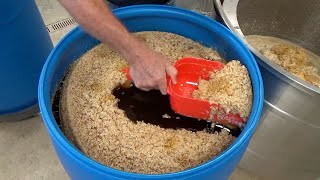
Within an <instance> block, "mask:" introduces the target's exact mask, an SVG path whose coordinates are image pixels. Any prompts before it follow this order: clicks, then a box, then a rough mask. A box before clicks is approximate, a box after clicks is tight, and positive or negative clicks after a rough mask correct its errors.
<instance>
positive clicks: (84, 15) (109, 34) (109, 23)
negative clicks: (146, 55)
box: [59, 0, 143, 61]
mask: <svg viewBox="0 0 320 180" xmlns="http://www.w3.org/2000/svg"><path fill="white" fill-rule="evenodd" d="M59 1H60V3H61V4H62V5H63V6H64V7H65V8H66V9H67V11H69V13H70V14H71V15H72V16H73V17H74V19H75V20H76V21H77V22H78V23H79V25H80V26H81V27H82V28H84V29H85V30H86V31H87V32H88V33H90V34H91V35H92V36H94V37H95V38H97V39H99V40H100V41H102V42H103V43H106V44H109V45H110V46H111V47H112V48H113V49H115V50H116V51H118V52H119V53H120V54H121V55H123V56H124V58H126V59H127V60H128V61H134V59H135V58H132V57H134V56H139V47H141V46H143V44H142V43H140V42H139V41H138V40H136V38H134V37H133V36H132V35H131V34H130V33H129V32H128V31H127V29H126V28H125V27H124V26H123V25H122V24H121V23H120V22H119V21H118V20H117V19H116V17H115V16H114V15H113V13H112V12H111V10H110V9H109V8H108V6H107V5H106V2H105V1H104V0H59ZM134 49H136V50H134ZM130 57H131V58H130Z"/></svg>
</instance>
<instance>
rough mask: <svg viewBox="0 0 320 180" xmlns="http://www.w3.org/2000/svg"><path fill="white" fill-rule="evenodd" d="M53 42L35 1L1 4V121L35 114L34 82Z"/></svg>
mask: <svg viewBox="0 0 320 180" xmlns="http://www.w3.org/2000/svg"><path fill="white" fill-rule="evenodd" d="M52 48H53V45H52V42H51V39H50V36H49V34H48V32H47V29H46V26H45V25H44V22H43V19H42V17H41V15H40V13H39V10H38V8H37V6H36V3H35V1H34V0H24V1H21V0H3V1H2V2H1V6H0V122H1V121H11V120H21V119H24V118H27V117H29V116H31V115H33V114H35V113H36V112H37V110H38V106H37V85H38V79H39V76H40V71H41V69H42V66H43V64H44V62H45V60H46V58H47V56H48V55H49V53H50V51H51V50H52Z"/></svg>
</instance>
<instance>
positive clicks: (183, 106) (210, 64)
mask: <svg viewBox="0 0 320 180" xmlns="http://www.w3.org/2000/svg"><path fill="white" fill-rule="evenodd" d="M174 66H175V67H176V69H177V70H178V74H177V84H172V83H171V79H170V77H168V78H167V79H168V94H169V96H170V104H171V108H172V109H173V110H174V111H175V112H176V113H178V114H181V115H184V116H188V117H193V118H197V119H203V120H209V119H210V120H211V121H214V122H217V123H222V124H229V125H236V126H239V127H240V126H242V125H243V124H244V123H245V122H246V121H245V119H243V118H241V117H240V116H239V114H231V113H229V114H225V113H223V114H225V115H222V117H221V115H220V116H219V117H218V115H217V114H215V115H213V116H212V117H211V118H210V111H211V108H210V107H215V108H217V109H219V111H224V110H223V108H221V107H220V106H219V105H218V104H210V103H209V101H204V100H200V99H195V98H193V97H192V92H193V91H194V90H196V89H197V88H198V82H199V79H205V80H208V79H209V74H210V72H212V71H217V70H220V69H221V68H223V67H224V64H223V63H220V62H218V61H209V60H204V59H197V58H183V59H180V60H178V61H177V62H176V63H175V65H174ZM124 72H125V73H126V74H127V78H128V79H129V80H131V77H130V75H129V70H128V68H126V69H124Z"/></svg>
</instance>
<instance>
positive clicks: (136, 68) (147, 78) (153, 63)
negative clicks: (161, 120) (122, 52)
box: [127, 45, 177, 95]
mask: <svg viewBox="0 0 320 180" xmlns="http://www.w3.org/2000/svg"><path fill="white" fill-rule="evenodd" d="M138 52H139V53H136V54H135V55H133V56H128V57H127V58H128V62H129V67H130V68H129V73H130V76H131V79H132V80H133V82H134V84H135V86H136V87H137V88H139V89H141V90H144V91H149V90H152V89H157V90H160V91H161V93H162V94H163V95H166V94H167V79H166V76H167V75H169V76H170V77H171V80H172V83H173V84H176V76H177V70H176V68H175V67H174V66H172V64H171V62H170V61H169V60H168V59H167V58H166V57H165V56H164V55H163V54H161V53H159V52H156V51H153V50H151V49H149V48H148V47H146V46H144V45H143V46H142V47H140V49H139V50H138Z"/></svg>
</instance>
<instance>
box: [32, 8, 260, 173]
mask: <svg viewBox="0 0 320 180" xmlns="http://www.w3.org/2000/svg"><path fill="white" fill-rule="evenodd" d="M141 10H143V11H144V12H146V11H147V12H152V14H153V16H154V15H156V13H167V14H170V15H172V14H174V15H178V17H176V18H179V17H181V15H182V16H184V18H183V19H184V20H187V21H190V22H193V23H196V24H199V22H202V24H205V25H206V27H207V28H209V29H214V30H215V31H216V32H219V33H224V34H225V35H226V36H228V37H229V38H231V39H232V40H233V41H234V43H233V45H234V46H237V48H239V49H241V50H242V53H241V54H242V55H243V56H246V59H250V60H252V61H251V63H252V67H251V66H250V67H247V68H248V71H249V74H250V76H251V81H252V85H253V90H254V91H253V92H254V93H253V105H252V110H251V114H250V117H249V119H248V122H247V124H246V126H245V128H244V129H243V131H242V133H241V134H240V135H239V137H238V138H237V139H236V140H235V141H234V142H233V143H232V144H231V145H230V146H229V147H228V148H227V149H226V150H224V151H223V152H222V153H220V154H219V155H218V156H216V157H215V158H213V159H211V160H209V161H207V162H205V163H203V164H200V165H198V166H195V167H192V168H190V169H186V170H184V171H180V172H173V173H166V174H140V173H132V172H125V171H121V170H118V169H115V168H111V167H108V166H105V165H103V164H101V163H99V162H97V161H95V160H93V159H91V158H89V157H88V156H86V155H85V154H84V153H82V152H81V151H80V150H78V149H77V148H76V147H75V146H74V145H73V144H72V143H71V142H70V141H69V140H68V139H67V138H66V137H65V135H64V133H63V132H62V131H61V129H60V128H59V127H58V125H57V123H56V121H55V119H54V117H53V114H52V111H51V105H50V101H51V99H50V98H49V97H50V89H49V87H50V85H49V83H48V82H49V81H48V80H49V79H50V77H51V76H52V74H53V70H52V69H50V68H48V67H51V66H50V65H51V64H53V63H56V62H57V59H56V58H55V57H56V56H57V54H59V51H62V49H64V48H63V47H66V46H67V45H68V41H69V42H70V41H72V39H75V38H76V37H78V35H81V34H83V33H85V32H84V31H83V30H82V29H81V28H80V27H79V26H78V27H76V28H74V29H73V30H72V31H70V32H69V33H68V34H67V35H66V36H65V37H64V38H62V40H61V41H60V42H59V43H58V44H57V46H56V47H55V48H54V49H53V50H52V52H51V53H50V55H49V56H48V58H47V61H46V63H45V65H44V66H43V69H42V72H41V76H40V80H39V87H38V89H39V90H38V96H39V98H38V99H39V106H40V110H41V114H42V116H43V120H44V123H45V125H46V127H47V128H48V132H49V133H50V136H51V138H53V139H55V140H56V142H58V143H59V145H60V146H61V147H62V148H63V149H64V150H65V152H66V153H69V155H71V156H72V157H73V158H74V159H76V160H77V161H79V162H80V163H81V164H82V165H83V166H87V167H89V168H91V170H95V171H97V172H99V173H101V174H105V173H108V174H113V175H114V176H116V177H119V178H127V177H130V178H178V177H184V176H192V175H194V174H195V173H198V172H204V171H206V170H208V169H209V168H210V167H211V166H216V165H218V164H219V163H221V161H223V160H224V159H226V158H228V157H229V156H232V155H234V153H235V151H236V150H237V149H238V148H239V147H240V146H241V142H240V141H244V140H246V139H248V138H251V136H252V134H253V131H254V130H255V128H256V126H257V125H258V122H259V119H260V116H261V113H262V109H263V99H264V91H263V90H264V89H263V81H262V77H261V73H260V70H259V68H258V64H257V63H256V61H255V59H254V57H253V55H252V53H251V52H250V51H249V49H248V48H247V47H246V46H245V45H244V44H243V42H242V41H241V40H240V39H239V38H238V37H236V36H235V35H234V34H233V33H232V32H231V31H230V30H229V29H227V28H226V27H224V26H223V25H222V24H220V23H218V22H216V21H214V20H213V19H210V18H209V17H205V16H203V15H201V14H200V13H197V12H192V11H189V10H184V9H181V8H177V7H171V6H166V5H135V6H129V7H122V8H118V9H115V10H114V11H113V12H114V13H115V15H116V16H117V17H119V18H121V17H125V16H126V15H130V16H132V15H135V16H134V17H138V16H145V15H143V14H141ZM162 16H163V15H162ZM186 16H189V17H192V18H188V19H186V18H185V17H186ZM250 72H251V73H250ZM255 119H257V120H255Z"/></svg>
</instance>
